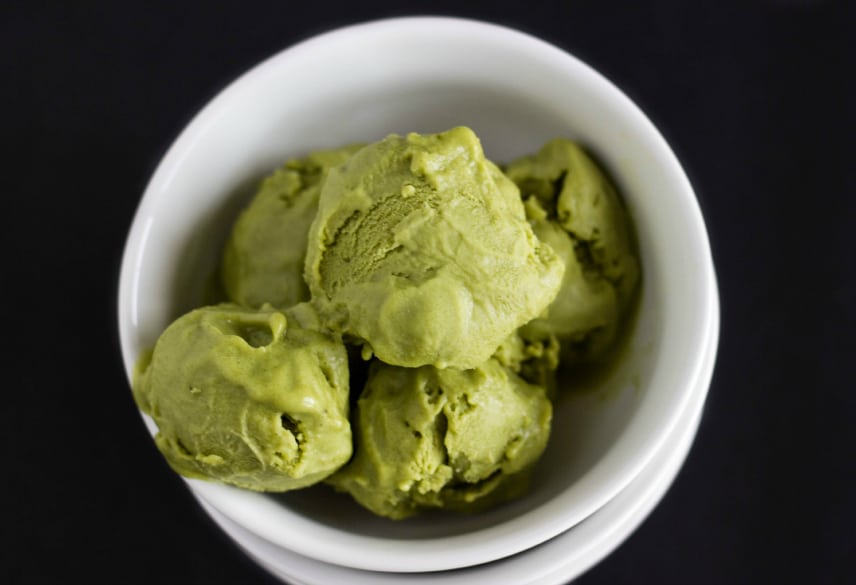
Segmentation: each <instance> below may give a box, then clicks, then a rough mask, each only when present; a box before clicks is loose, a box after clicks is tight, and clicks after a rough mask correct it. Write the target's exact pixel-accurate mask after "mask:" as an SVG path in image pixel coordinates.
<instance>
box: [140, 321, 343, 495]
mask: <svg viewBox="0 0 856 585" xmlns="http://www.w3.org/2000/svg"><path fill="white" fill-rule="evenodd" d="M306 315H307V313H306V312H305V311H301V312H299V313H298V315H297V318H293V317H291V316H289V315H287V314H284V313H281V312H279V311H276V310H274V309H271V308H270V307H265V308H263V309H261V310H249V309H245V308H241V307H239V306H237V305H231V304H223V305H217V306H211V307H205V308H201V309H197V310H195V311H192V312H190V313H188V314H186V315H184V316H182V317H180V318H179V319H177V320H176V321H175V322H174V323H173V324H172V325H170V326H169V327H168V328H167V329H166V331H164V333H163V334H162V335H161V336H160V338H159V339H158V342H157V344H156V345H155V347H154V351H153V353H152V356H151V361H150V363H148V364H147V366H146V367H145V369H143V370H142V372H141V373H140V374H139V375H138V377H137V379H136V380H135V382H134V393H135V398H136V400H137V403H138V404H139V405H140V408H141V409H142V410H143V411H144V412H146V413H148V414H149V415H151V416H152V418H153V419H154V421H155V422H156V423H157V425H158V429H159V431H158V434H157V436H156V437H155V441H156V443H157V446H158V448H159V449H160V451H161V453H163V455H164V457H166V459H167V461H168V462H169V464H170V466H172V468H173V469H175V470H176V471H177V472H179V473H180V474H182V475H184V476H186V477H193V478H201V479H216V480H219V481H222V482H225V483H229V484H233V485H236V486H240V487H244V488H249V489H252V490H262V491H286V490H291V489H295V488H300V487H304V486H307V485H311V484H313V483H316V482H318V481H320V480H321V479H323V478H324V477H326V476H327V475H329V474H330V473H332V472H333V471H335V470H336V469H337V468H339V467H340V466H341V465H342V464H344V463H345V462H347V461H348V459H349V458H350V457H351V452H352V442H351V431H350V424H349V422H348V408H349V402H348V389H349V386H348V362H347V356H346V352H345V347H344V345H342V343H341V342H340V341H338V340H337V339H335V338H331V337H330V336H328V335H325V334H323V333H320V332H318V331H314V330H312V329H304V328H302V327H301V326H300V325H299V324H298V321H300V320H301V319H303V320H304V321H309V320H310V319H308V318H307V316H306Z"/></svg>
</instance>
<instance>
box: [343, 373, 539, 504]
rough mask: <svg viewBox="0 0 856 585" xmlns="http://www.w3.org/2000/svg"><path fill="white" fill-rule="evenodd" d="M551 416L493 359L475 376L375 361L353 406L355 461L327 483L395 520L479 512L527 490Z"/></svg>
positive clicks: (535, 393) (534, 389)
mask: <svg viewBox="0 0 856 585" xmlns="http://www.w3.org/2000/svg"><path fill="white" fill-rule="evenodd" d="M551 417H552V405H551V403H550V401H549V400H548V399H547V397H546V394H545V391H544V389H543V388H541V387H538V386H534V385H531V384H527V383H526V382H524V381H523V380H522V379H520V378H519V377H517V376H516V375H515V374H513V373H511V372H510V371H508V370H507V369H506V368H504V367H502V366H501V365H500V364H499V362H497V361H496V360H488V361H486V362H484V363H483V364H481V365H480V366H479V367H478V368H475V369H472V370H458V369H455V368H447V369H444V370H438V369H436V368H434V367H431V366H423V367H421V368H401V367H395V366H389V365H386V364H383V363H381V362H379V361H375V362H374V363H373V364H372V367H371V370H370V374H369V380H368V383H367V384H366V387H365V389H364V390H363V392H362V394H361V396H360V399H359V401H358V403H357V413H356V420H355V423H354V424H355V435H356V436H355V441H356V451H355V455H354V458H353V460H352V461H351V462H350V463H349V464H348V465H347V466H346V467H344V468H342V469H341V470H340V471H338V472H337V473H335V474H334V475H332V476H331V477H330V478H329V479H328V480H327V481H328V483H330V484H332V485H333V486H334V487H335V488H337V489H338V490H341V491H345V492H348V493H350V494H351V496H353V497H354V499H356V500H357V502H359V503H360V504H361V505H363V506H364V507H366V508H368V509H369V510H371V511H373V512H375V513H376V514H380V515H382V516H387V517H389V518H396V519H398V518H406V517H407V516H411V515H413V514H415V513H417V512H419V511H421V510H424V509H430V508H445V509H451V510H458V511H476V510H479V509H482V508H484V507H487V506H489V505H492V504H496V503H498V502H500V501H503V500H506V499H509V498H512V497H515V496H518V495H520V494H521V493H522V492H523V491H525V489H526V488H527V482H528V478H529V473H528V472H529V471H530V470H531V468H532V466H533V464H534V463H535V461H537V460H538V458H539V457H540V455H541V453H542V452H543V450H544V448H545V446H546V444H547V439H548V436H549V432H550V421H551Z"/></svg>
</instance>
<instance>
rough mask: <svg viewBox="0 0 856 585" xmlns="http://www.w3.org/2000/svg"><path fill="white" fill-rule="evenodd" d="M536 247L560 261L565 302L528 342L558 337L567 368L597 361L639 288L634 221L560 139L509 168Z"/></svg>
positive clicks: (538, 323)
mask: <svg viewBox="0 0 856 585" xmlns="http://www.w3.org/2000/svg"><path fill="white" fill-rule="evenodd" d="M506 174H507V175H508V177H509V178H510V179H511V180H513V181H514V182H515V183H516V184H517V185H518V186H519V188H520V191H521V195H522V196H523V197H524V199H525V200H526V203H525V207H526V213H527V217H528V218H529V220H530V223H531V224H532V226H533V229H534V231H535V234H536V235H537V236H538V239H539V240H541V241H542V242H544V243H545V244H547V245H549V246H550V247H551V248H552V249H553V250H554V251H555V252H556V254H557V255H558V256H559V257H560V258H561V259H562V262H563V264H564V265H565V272H564V276H563V278H562V284H561V288H560V290H559V294H558V295H556V300H555V301H554V302H553V303H552V304H551V305H550V307H549V308H548V310H547V311H546V313H545V314H544V315H542V318H539V319H536V320H534V321H533V322H531V323H529V324H527V325H526V326H525V327H523V328H522V329H521V330H520V334H521V335H522V336H523V337H524V338H533V337H534V338H538V339H543V338H545V337H547V336H549V335H555V336H556V337H557V338H558V339H560V340H562V342H563V354H564V359H565V361H566V362H573V361H587V360H591V359H595V358H597V357H598V356H599V355H601V354H602V353H603V351H604V350H605V349H606V348H607V347H609V346H610V345H611V344H612V342H613V341H614V338H615V335H616V331H617V329H618V326H619V324H620V323H621V319H622V317H623V316H624V315H625V314H626V313H627V311H628V307H629V304H630V302H631V299H632V298H633V295H634V293H635V291H636V287H637V285H638V282H639V264H638V260H637V256H636V251H635V246H634V239H633V234H632V230H631V226H630V220H629V218H628V216H627V213H626V211H625V209H624V206H623V204H622V202H621V200H620V199H619V197H618V194H617V193H616V191H615V187H613V185H612V183H611V182H610V181H609V179H608V178H607V177H606V175H605V174H604V173H603V171H602V170H601V169H600V168H599V167H598V166H597V165H596V164H595V162H594V161H593V160H592V159H591V158H590V157H589V156H588V155H587V154H586V153H585V151H583V149H582V148H580V147H579V146H578V145H577V144H575V143H573V142H571V141H569V140H565V139H555V140H551V141H550V142H548V143H547V144H546V145H545V146H544V147H543V148H542V149H541V150H540V151H539V152H538V153H537V154H535V155H532V156H526V157H523V158H521V159H519V160H517V161H514V162H512V163H511V164H510V165H508V167H507V168H506Z"/></svg>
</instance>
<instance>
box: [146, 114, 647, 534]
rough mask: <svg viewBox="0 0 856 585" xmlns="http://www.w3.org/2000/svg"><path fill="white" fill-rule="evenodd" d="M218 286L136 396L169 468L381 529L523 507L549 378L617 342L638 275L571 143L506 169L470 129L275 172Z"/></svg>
mask: <svg viewBox="0 0 856 585" xmlns="http://www.w3.org/2000/svg"><path fill="white" fill-rule="evenodd" d="M220 268H221V275H222V281H223V285H224V286H223V289H224V291H225V294H226V297H227V300H228V302H224V303H222V304H219V305H212V306H208V307H203V308H200V309H196V310H194V311H191V312H190V313H188V314H186V315H183V316H181V317H179V318H178V319H177V320H175V321H174V322H173V323H172V325H170V326H169V327H168V328H167V329H166V330H165V331H164V333H163V334H162V335H161V336H160V338H159V339H158V341H157V343H156V344H155V346H154V349H153V351H152V353H151V355H150V359H144V360H142V361H141V365H140V368H139V373H138V374H137V376H136V377H135V379H134V383H133V386H134V396H135V398H136V400H137V403H138V404H139V406H140V408H141V409H142V410H143V411H144V412H146V413H148V414H149V415H151V417H152V418H153V419H154V421H155V423H156V424H157V426H158V429H159V431H158V434H157V436H156V438H155V440H156V443H157V446H158V448H159V449H160V450H161V452H162V453H163V455H164V456H165V457H166V459H167V461H168V462H169V464H170V465H171V466H172V467H173V469H175V470H176V471H177V472H179V473H181V474H182V475H185V476H187V477H194V478H204V479H210V480H215V481H220V482H224V483H228V484H232V485H236V486H240V487H244V488H249V489H253V490H261V491H274V492H277V491H288V490H292V489H296V488H301V487H306V486H310V485H312V484H316V483H319V482H325V483H328V484H330V485H332V486H333V487H335V488H336V489H337V490H339V491H343V492H347V493H349V494H350V495H351V496H352V497H353V498H354V499H355V500H356V501H357V502H358V503H359V504H361V505H362V506H364V507H366V508H368V509H369V510H371V511H373V512H375V513H377V514H379V515H382V516H387V517H389V518H395V519H400V518H406V517H409V516H411V515H413V514H416V513H419V512H422V511H425V510H430V509H437V508H444V509H451V510H455V511H466V512H472V511H478V510H482V509H484V508H486V507H488V506H491V505H493V504H496V503H499V502H502V501H505V500H507V499H509V498H513V497H516V496H518V495H521V494H522V493H524V491H525V490H526V489H527V486H528V482H529V477H530V475H531V474H530V472H531V470H532V469H533V466H534V465H535V464H536V462H537V460H538V458H539V457H540V456H541V453H542V452H543V451H544V449H545V447H546V445H547V442H548V438H549V435H550V428H551V421H552V413H553V404H552V400H553V399H557V397H558V395H559V392H558V386H559V384H557V383H556V376H557V372H560V371H561V370H560V366H565V365H574V364H578V363H580V362H592V361H593V360H595V359H596V358H597V357H598V356H600V355H601V354H603V352H604V351H605V349H606V348H608V347H609V346H610V345H611V344H612V343H613V342H614V340H615V337H616V334H617V332H618V331H619V330H620V325H621V323H622V322H625V321H626V320H627V319H626V316H627V313H628V307H629V306H631V304H632V302H631V301H632V299H633V297H634V295H635V292H636V290H637V288H638V282H639V273H640V272H639V265H638V259H637V256H636V251H635V246H634V240H633V233H632V230H631V226H630V221H629V218H628V216H627V214H626V212H625V211H624V207H623V204H622V202H621V200H620V199H619V197H618V195H617V194H616V192H615V189H614V187H613V186H612V184H611V183H610V181H609V180H608V177H607V176H606V175H605V174H604V173H603V172H602V171H601V170H600V168H599V167H598V166H597V165H596V164H595V163H594V161H593V160H592V159H591V158H590V157H589V155H588V154H586V152H585V151H583V150H582V149H581V148H580V147H579V146H578V145H576V144H574V143H573V142H570V141H568V140H563V139H557V140H553V141H551V142H549V143H547V144H546V145H545V146H544V148H543V149H542V150H541V151H539V152H538V153H536V154H533V155H531V156H526V157H523V158H520V159H518V160H516V161H512V162H511V163H510V164H509V165H508V166H507V167H506V168H505V169H504V170H501V169H500V168H499V167H498V166H497V165H496V164H494V163H493V162H491V161H490V160H488V159H487V158H485V155H484V152H483V151H482V146H481V144H480V142H479V139H478V138H477V137H476V135H475V134H474V133H473V132H472V131H471V130H470V129H468V128H463V127H459V128H453V129H451V130H448V131H446V132H441V133H439V134H429V135H420V134H408V135H406V136H399V135H390V136H388V137H386V138H384V139H382V140H380V141H378V142H375V143H373V144H369V145H367V146H347V147H343V148H340V149H336V150H326V151H319V152H314V153H310V154H307V155H306V156H304V157H302V158H296V159H292V160H289V161H288V162H286V163H285V165H284V166H282V167H281V168H279V169H277V170H276V171H275V172H274V173H273V174H272V175H270V176H269V177H268V178H267V179H265V180H264V181H263V182H262V183H261V186H260V188H259V190H258V192H257V194H256V196H255V198H254V199H253V200H252V201H251V202H250V203H249V205H248V206H247V208H246V209H245V210H244V211H243V212H242V213H241V214H240V216H239V218H238V219H237V221H236V222H235V224H234V226H233V229H232V232H231V233H230V236H229V239H228V243H227V245H226V247H225V250H224V253H223V259H222V263H221V267H220ZM349 359H350V362H349ZM366 371H367V373H366Z"/></svg>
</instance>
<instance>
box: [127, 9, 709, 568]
mask: <svg viewBox="0 0 856 585" xmlns="http://www.w3.org/2000/svg"><path fill="white" fill-rule="evenodd" d="M455 125H467V126H470V127H472V128H473V129H474V130H475V132H476V133H477V134H478V135H479V136H480V137H481V139H482V143H483V146H484V148H485V151H486V153H487V154H488V156H489V157H491V158H492V159H494V160H496V161H499V162H501V161H507V160H509V159H511V158H513V157H516V156H519V155H522V154H526V153H531V152H534V151H535V150H537V149H538V148H539V147H540V146H541V145H542V143H544V142H545V141H547V140H548V139H550V138H553V137H555V136H560V135H562V136H568V137H570V138H574V139H577V140H579V141H581V142H582V143H584V144H585V145H586V146H588V147H589V148H590V149H591V150H592V151H593V152H594V153H595V154H596V155H597V156H598V158H599V159H600V160H601V161H602V162H603V163H604V164H605V166H606V167H607V168H608V170H609V171H610V173H611V174H612V175H613V177H614V178H615V180H616V182H617V184H618V186H619V188H620V191H621V193H622V194H623V196H624V198H625V200H626V202H627V204H628V207H629V209H630V212H631V214H632V216H633V218H634V221H635V224H636V228H637V231H638V236H639V243H640V249H641V257H642V267H643V295H642V301H641V305H640V309H639V311H640V312H639V318H638V321H637V323H636V327H635V329H634V331H633V334H632V339H631V341H630V344H629V349H628V351H627V352H626V354H625V355H624V356H623V358H622V361H621V363H620V365H619V367H617V368H616V369H615V370H614V371H613V372H611V374H610V375H609V376H607V377H605V378H604V379H603V380H601V382H600V385H601V387H600V388H599V389H598V390H597V391H595V392H587V393H576V394H574V393H573V391H572V390H571V391H569V393H568V395H567V396H566V397H565V399H564V400H562V401H560V402H559V403H558V404H557V408H556V411H555V414H554V430H553V435H552V437H551V441H550V445H549V446H548V449H547V452H546V453H545V455H544V458H543V459H542V461H541V463H540V465H539V467H538V472H537V476H536V480H537V481H536V483H535V487H534V489H533V490H532V492H531V493H530V494H529V495H528V496H526V497H524V498H522V499H521V500H518V501H516V502H514V503H512V504H510V505H507V506H503V507H500V508H497V509H495V510H492V511H490V512H487V513H485V514H479V515H474V516H452V515H442V514H441V515H426V516H424V517H421V518H416V519H413V520H408V521H403V522H392V521H388V520H385V519H382V518H377V517H374V516H372V515H370V514H369V513H368V512H365V511H364V510H362V509H360V508H358V507H357V506H356V505H354V504H353V503H351V502H350V501H349V500H348V499H347V498H346V497H344V496H336V495H333V494H332V493H331V492H330V491H329V490H326V489H323V488H321V489H315V488H313V489H310V490H304V491H300V492H293V493H289V494H286V495H283V496H271V495H263V494H257V493H252V492H248V491H243V490H239V489H234V488H230V487H226V486H222V485H217V484H213V483H207V482H201V481H189V482H188V485H189V487H190V489H191V490H193V492H194V493H195V494H196V495H198V496H200V497H202V498H203V499H204V500H205V501H206V502H207V503H208V504H210V505H211V506H212V507H213V508H214V509H216V510H218V512H220V513H221V514H222V515H223V516H225V517H226V518H229V519H230V520H231V521H233V522H234V523H235V524H237V525H239V526H242V527H244V528H245V529H247V530H249V531H250V532H253V533H255V534H257V535H259V536H261V537H262V538H264V539H266V540H268V541H270V542H272V543H274V544H276V545H278V546H281V547H284V548H286V549H289V550H291V551H294V552H296V553H298V554H300V555H303V556H306V557H309V558H313V559H317V560H320V561H324V562H327V563H334V564H340V565H344V566H349V567H355V568H360V569H366V570H376V571H394V572H417V571H438V570H447V569H454V568H458V567H464V566H469V565H475V564H480V563H485V562H488V561H492V560H495V559H498V558H502V557H505V556H508V555H512V554H515V553H518V552H520V551H523V550H526V549H529V548H531V547H534V546H536V545H538V544H540V543H542V542H544V541H546V540H548V539H550V538H552V537H554V536H555V535H557V534H559V533H561V532H563V531H565V530H567V529H568V528H570V527H572V526H574V525H575V524H577V523H578V522H580V521H581V520H583V519H584V518H586V517H587V516H589V515H590V514H592V513H593V512H594V511H596V510H597V509H598V508H600V507H601V506H603V505H604V504H605V503H606V502H608V501H609V500H610V499H612V498H613V497H614V496H615V495H616V494H618V493H619V492H620V491H621V490H622V489H623V488H624V487H625V486H627V485H628V484H629V483H630V481H631V480H632V479H633V478H634V477H636V476H637V475H638V474H639V473H640V471H641V470H642V469H643V468H644V467H645V465H646V464H647V463H648V462H649V461H650V460H651V459H652V458H653V457H654V455H655V454H656V453H657V451H658V449H659V448H660V447H661V446H662V445H663V443H664V441H665V440H666V437H668V436H669V433H670V432H671V431H672V429H673V428H674V427H675V426H676V425H677V424H678V422H679V420H680V418H681V414H682V413H683V412H685V411H686V408H685V407H686V405H687V403H688V400H689V396H690V394H691V390H692V388H693V387H694V386H695V385H697V383H698V382H699V380H701V379H702V372H703V367H702V365H703V363H704V360H705V359H706V358H707V357H709V354H710V353H711V352H715V342H714V344H713V347H711V343H710V341H709V339H710V337H711V335H710V333H711V330H712V329H715V328H717V327H718V309H717V307H718V306H717V302H716V282H715V278H714V273H713V266H712V260H711V255H710V250H709V246H708V241H707V235H706V231H705V226H704V223H703V220H702V217H701V214H700V211H699V208H698V204H697V202H696V199H695V196H694V194H693V191H692V188H691V186H690V184H689V182H688V180H687V178H686V176H685V174H684V172H683V171H682V169H681V167H680V164H679V163H678V161H677V160H676V158H675V156H674V154H673V153H672V151H671V150H670V149H669V147H668V145H667V144H666V142H665V141H664V140H663V138H662V136H661V135H660V134H659V132H658V131H657V130H656V128H655V127H654V126H653V125H652V124H651V122H650V121H649V120H648V119H647V118H646V117H645V116H644V114H642V112H641V111H640V110H639V109H638V108H637V107H636V106H635V105H634V104H633V103H632V102H631V101H630V100H629V99H628V98H627V97H626V96H625V95H624V94H622V93H621V92H620V91H619V90H618V89H617V88H616V87H615V86H613V85H612V84H611V83H610V82H609V81H607V80H606V79H604V78H603V77H602V76H601V75H599V74H598V73H597V72H595V71H594V70H592V69H591V68H589V67H588V66H586V65H585V64H583V63H581V62H580V61H579V60H577V59H576V58H574V57H573V56H571V55H569V54H567V53H565V52H563V51H561V50H559V49H557V48H556V47H553V46H551V45H548V44H546V43H544V42H542V41H540V40H538V39H535V38H533V37H531V36H528V35H525V34H522V33H520V32H517V31H514V30H510V29H507V28H503V27H499V26H495V25H491V24H486V23H481V22H474V21H468V20H459V19H450V18H403V19H392V20H384V21H378V22H373V23H368V24H363V25H358V26H352V27H348V28H344V29H341V30H337V31H334V32H331V33H327V34H323V35H320V36H318V37H315V38H312V39H310V40H308V41H305V42H302V43H300V44H299V45H296V46H294V47H292V48H290V49H288V50H285V51H283V52H282V53H279V54H278V55H275V56H274V57H272V58H270V59H268V60H267V61H265V62H263V63H262V64H260V65H258V66H257V67H255V68H254V69H252V70H251V71H249V72H248V73H246V74H245V75H243V76H242V77H240V78H239V79H238V80H237V81H235V82H234V83H233V84H231V85H230V86H229V87H227V88H226V89H225V90H224V91H223V92H222V93H221V94H220V95H218V96H217V97H216V98H214V99H213V100H212V101H211V102H210V103H209V104H208V105H207V106H206V107H205V108H204V109H203V110H202V111H201V112H200V113H199V114H198V115H197V116H196V117H195V118H194V119H193V121H192V122H191V123H190V124H189V125H188V127H187V128H186V129H185V130H184V131H183V132H182V133H181V135H180V136H179V137H178V139H177V140H176V141H175V143H174V144H173V145H172V147H171V148H170V149H169V151H168V152H167V153H166V155H165V156H164V158H163V160H162V161H161V163H160V165H159V166H158V168H157V170H156V172H155V174H154V176H153V177H152V179H151V181H150V183H149V185H148V187H147V189H146V192H145V193H144V195H143V198H142V201H141V203H140V206H139V208H138V210H137V214H136V217H135V219H134V222H133V225H132V227H131V231H130V234H129V236H128V241H127V244H126V249H125V255H124V258H123V263H122V272H121V277H120V290H119V329H120V339H121V344H122V353H123V358H124V363H125V368H126V371H127V372H128V375H129V376H130V374H131V372H132V369H133V366H134V363H135V361H136V360H137V358H138V356H139V355H140V354H141V353H142V352H143V351H144V350H145V349H146V348H149V347H151V346H152V344H153V343H154V341H155V340H156V339H157V337H158V335H159V334H160V333H161V331H162V330H163V329H164V328H165V327H166V325H167V324H168V323H169V322H171V321H172V320H173V319H174V318H176V317H177V316H179V315H180V314H181V313H183V312H185V311H187V310H189V309H190V308H192V307H194V306H197V305H198V304H200V302H201V299H202V297H203V291H204V289H205V287H206V285H207V282H208V279H209V277H210V275H211V274H212V272H213V271H214V269H215V266H216V264H217V261H218V256H219V251H220V248H221V246H222V243H223V241H224V238H225V234H226V232H227V230H228V227H229V225H230V223H231V221H232V220H233V218H234V217H235V214H236V213H237V211H238V209H239V208H240V207H241V206H242V205H243V204H244V203H245V202H246V200H247V197H248V195H249V193H250V192H251V191H252V189H253V188H254V186H255V185H256V183H257V181H258V180H259V179H260V178H261V177H262V176H264V175H265V174H267V173H269V172H270V171H271V170H272V169H273V168H275V167H276V166H278V165H279V164H281V163H282V162H283V161H284V160H285V159H287V158H289V157H292V156H297V155H301V154H304V153H306V152H307V151H310V150H313V149H318V148H325V147H335V146H338V145H342V144H346V143H349V142H355V141H361V142H366V141H372V140H376V139H379V138H382V137H383V136H385V135H386V134H388V133H390V132H398V133H404V132H408V131H418V132H437V131H441V130H444V129H447V128H449V127H452V126H455ZM711 307H714V309H712V308H711ZM146 422H147V424H148V426H149V429H150V430H151V431H152V432H155V430H156V429H155V427H154V425H153V423H152V421H151V420H149V419H148V418H147V417H146Z"/></svg>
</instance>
